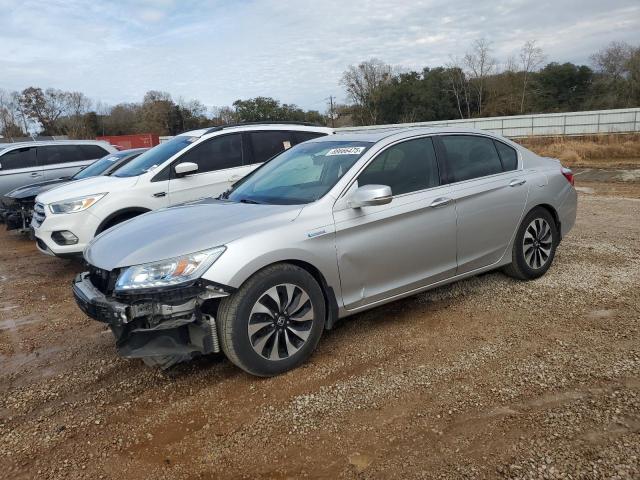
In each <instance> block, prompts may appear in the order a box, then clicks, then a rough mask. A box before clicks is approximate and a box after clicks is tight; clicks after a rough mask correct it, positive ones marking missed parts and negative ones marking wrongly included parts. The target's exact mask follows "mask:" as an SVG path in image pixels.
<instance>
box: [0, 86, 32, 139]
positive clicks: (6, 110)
mask: <svg viewBox="0 0 640 480" xmlns="http://www.w3.org/2000/svg"><path fill="white" fill-rule="evenodd" d="M20 123H22V126H21V125H20ZM23 127H24V130H23ZM26 134H27V124H26V121H25V119H24V118H23V117H22V115H21V112H20V107H19V104H18V93H17V92H7V91H5V90H2V89H0V135H3V136H5V137H22V136H23V135H26Z"/></svg>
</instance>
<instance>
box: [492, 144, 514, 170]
mask: <svg viewBox="0 0 640 480" xmlns="http://www.w3.org/2000/svg"><path fill="white" fill-rule="evenodd" d="M493 143H495V145H496V148H497V149H498V153H499V154H500V160H502V167H503V168H504V170H505V171H509V170H515V169H516V168H518V154H517V153H516V151H515V150H514V149H513V148H511V147H510V146H509V145H505V144H504V143H502V142H498V141H496V140H494V141H493Z"/></svg>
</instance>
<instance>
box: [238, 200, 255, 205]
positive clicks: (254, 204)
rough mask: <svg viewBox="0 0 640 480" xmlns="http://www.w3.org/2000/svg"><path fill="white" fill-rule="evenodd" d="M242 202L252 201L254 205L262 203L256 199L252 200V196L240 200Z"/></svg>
mask: <svg viewBox="0 0 640 480" xmlns="http://www.w3.org/2000/svg"><path fill="white" fill-rule="evenodd" d="M238 201H239V202H240V203H250V204H252V205H260V202H256V201H255V200H251V199H250V198H242V199H240V200H238Z"/></svg>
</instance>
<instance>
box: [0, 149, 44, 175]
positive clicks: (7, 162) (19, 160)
mask: <svg viewBox="0 0 640 480" xmlns="http://www.w3.org/2000/svg"><path fill="white" fill-rule="evenodd" d="M0 165H1V166H2V171H5V170H15V169H17V168H32V167H35V166H36V149H35V148H34V147H25V148H18V149H15V150H10V151H8V152H7V153H5V154H4V155H2V156H0Z"/></svg>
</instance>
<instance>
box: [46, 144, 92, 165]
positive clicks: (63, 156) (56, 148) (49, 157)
mask: <svg viewBox="0 0 640 480" xmlns="http://www.w3.org/2000/svg"><path fill="white" fill-rule="evenodd" d="M83 160H86V158H84V157H83V155H82V152H81V151H80V148H79V147H78V146H77V145H44V146H42V147H38V162H39V163H40V164H41V165H56V164H58V163H70V162H81V161H83Z"/></svg>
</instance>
